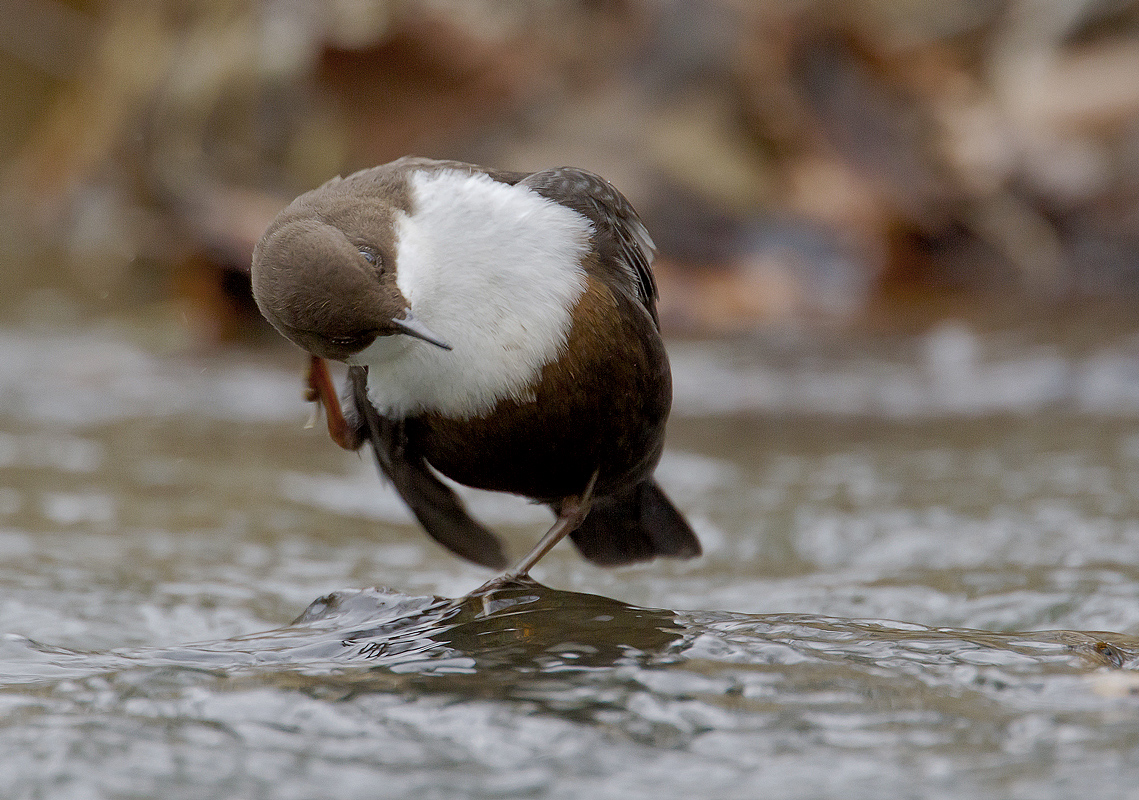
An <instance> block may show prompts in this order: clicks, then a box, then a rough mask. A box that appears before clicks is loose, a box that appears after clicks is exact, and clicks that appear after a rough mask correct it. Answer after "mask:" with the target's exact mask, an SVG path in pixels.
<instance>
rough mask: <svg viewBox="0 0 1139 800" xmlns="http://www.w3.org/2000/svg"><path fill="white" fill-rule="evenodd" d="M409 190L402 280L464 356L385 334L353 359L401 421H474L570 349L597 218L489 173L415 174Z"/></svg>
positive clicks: (522, 393) (524, 388)
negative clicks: (422, 417) (416, 416)
mask: <svg viewBox="0 0 1139 800" xmlns="http://www.w3.org/2000/svg"><path fill="white" fill-rule="evenodd" d="M410 186H411V197H412V208H413V212H412V213H411V214H401V215H400V216H399V219H398V221H397V224H396V237H397V242H398V247H397V252H398V256H397V264H396V268H397V270H398V272H397V283H398V285H399V289H400V291H401V292H403V295H404V297H406V298H407V299H408V301H409V302H410V304H411V311H412V313H413V314H414V315H415V316H416V317H418V318H419V319H420V320H421V321H422V322H423V323H424V324H425V325H426V326H427V327H428V328H430V329H431V330H432V331H433V332H434V333H436V334H438V335H439V336H440V337H442V338H443V339H444V340H446V341H447V342H449V343H450V344H451V345H452V347H453V348H454V349H452V350H450V351H447V350H442V349H440V348H438V347H435V346H433V345H431V344H429V343H427V342H423V341H419V340H417V339H412V338H410V337H407V336H401V335H396V336H383V337H380V338H379V339H377V340H376V341H375V342H374V343H373V344H372V345H371V346H370V347H368V348H367V349H366V350H364V351H363V352H361V353H360V354H359V355H358V356H357V357H356V358H355V359H354V361H355V362H356V363H359V364H366V365H368V394H369V396H370V397H371V399H372V402H373V403H375V404H376V407H377V408H378V409H379V410H380V411H381V413H384V414H388V415H392V416H396V417H402V416H407V415H410V414H413V413H416V412H418V411H425V410H426V411H437V412H440V413H443V414H445V415H447V416H455V417H464V418H469V417H473V416H478V415H479V414H482V413H485V412H487V411H489V410H490V409H491V408H492V407H493V406H494V404H495V403H496V402H497V401H498V400H500V399H503V398H506V397H514V398H518V399H525V398H526V397H527V394H528V390H529V387H530V386H531V385H532V384H533V382H534V380H535V379H536V378H537V376H538V374H539V372H540V371H541V369H542V367H543V366H545V365H546V364H547V363H549V362H550V361H552V360H553V359H555V358H556V357H557V356H558V355H559V354H560V353H561V352H563V350H564V348H565V344H566V340H567V337H568V335H569V330H570V325H571V322H572V316H571V315H572V311H573V308H574V306H575V305H576V304H577V301H578V299H579V298H580V297H581V295H582V293H583V292H584V291H585V272H584V270H583V269H582V266H581V260H582V257H583V256H584V255H585V254H586V253H587V252H588V250H589V246H590V245H589V237H590V233H591V231H592V227H591V225H590V222H589V220H587V219H586V218H585V217H584V216H582V215H581V214H578V213H577V212H575V211H573V210H572V209H570V208H567V207H566V206H563V205H560V204H559V203H556V202H554V201H552V200H548V199H546V198H544V197H542V196H541V195H538V194H536V193H535V192H533V191H531V190H529V189H527V188H525V187H521V186H509V185H507V184H504V183H500V182H498V181H495V180H493V179H492V178H489V177H487V176H485V175H481V174H479V175H468V174H465V173H462V172H458V171H454V170H443V171H439V172H416V173H413V174H412V175H411V177H410Z"/></svg>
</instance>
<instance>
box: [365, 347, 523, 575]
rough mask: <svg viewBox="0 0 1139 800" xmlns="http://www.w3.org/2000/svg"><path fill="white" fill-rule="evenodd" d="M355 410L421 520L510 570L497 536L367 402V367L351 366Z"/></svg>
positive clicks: (475, 557)
mask: <svg viewBox="0 0 1139 800" xmlns="http://www.w3.org/2000/svg"><path fill="white" fill-rule="evenodd" d="M348 374H349V377H350V378H351V380H352V394H353V399H354V400H355V404H356V413H357V414H359V415H360V418H361V421H362V422H363V424H364V426H365V429H366V433H367V438H368V440H369V441H371V443H372V447H373V449H374V451H375V454H376V464H377V465H378V466H379V468H380V471H381V472H382V473H383V474H384V475H386V476H387V477H388V480H390V481H391V482H392V485H393V486H394V487H395V490H396V491H397V492H399V496H400V497H402V498H403V501H404V502H405V503H407V506H408V508H410V509H411V513H413V514H415V518H416V519H418V520H419V524H420V525H422V526H423V529H424V530H425V531H427V535H428V536H430V537H431V538H432V539H434V540H435V541H437V542H439V544H441V545H443V546H444V547H446V548H447V549H448V550H450V551H451V552H452V553H454V554H455V555H457V556H462V557H463V558H465V559H467V560H468V561H473V562H475V563H476V564H482V565H483V566H485V567H490V568H492V569H505V568H506V564H507V561H506V555H505V554H504V553H503V552H502V543H501V542H499V540H498V537H497V536H495V535H494V534H493V533H491V532H490V531H488V530H487V529H486V528H484V527H483V526H482V525H480V524H479V523H477V522H475V520H474V519H472V518H471V516H470V514H468V513H467V509H466V508H465V507H464V506H463V501H462V500H460V499H459V498H458V497H457V496H456V495H455V493H454V492H452V491H451V490H450V489H449V488H448V487H447V486H446V485H445V484H444V483H443V482H442V481H441V480H439V479H438V478H437V477H435V475H434V473H432V472H431V469H430V468H429V467H428V466H427V462H426V461H424V460H423V458H422V457H421V456H419V455H417V454H414V453H408V452H406V449H405V442H404V441H403V438H402V431H401V429H400V428H399V426H398V425H396V423H394V422H392V421H391V420H390V419H388V418H387V417H384V416H381V415H380V414H379V413H377V411H376V409H375V408H374V407H373V406H372V404H371V402H369V400H368V394H367V373H366V372H365V371H364V368H363V367H352V368H350V369H349V370H348Z"/></svg>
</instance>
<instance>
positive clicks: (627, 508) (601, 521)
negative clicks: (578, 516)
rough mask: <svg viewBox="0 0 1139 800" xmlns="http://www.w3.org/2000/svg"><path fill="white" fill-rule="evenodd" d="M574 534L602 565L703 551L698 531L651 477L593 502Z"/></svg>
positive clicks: (589, 556) (585, 552)
mask: <svg viewBox="0 0 1139 800" xmlns="http://www.w3.org/2000/svg"><path fill="white" fill-rule="evenodd" d="M570 538H571V539H573V543H574V544H575V545H577V549H578V550H580V551H581V554H582V555H583V556H585V557H586V558H587V559H589V560H590V561H592V562H593V563H594V564H598V565H600V566H603V567H617V566H621V565H622V564H633V563H635V562H637V561H648V560H649V559H651V558H656V557H657V556H667V557H669V558H695V557H696V556H698V555H700V541H699V540H698V539H697V538H696V534H695V533H693V532H692V528H690V527H689V526H688V523H687V522H686V521H685V520H684V517H682V516H681V515H680V512H679V511H677V510H676V507H675V506H674V505H673V504H672V502H671V501H670V500H669V499H668V498H667V497H665V495H664V492H662V491H661V488H660V487H659V486H657V484H656V482H655V481H652V480H648V481H645V482H644V483H641V484H638V485H637V486H635V487H633V488H632V489H631V490H629V491H628V492H625V493H623V494H620V495H617V496H609V497H602V498H597V499H596V500H594V503H593V508H592V509H590V512H589V515H588V516H587V517H586V518H585V521H584V522H582V523H581V525H580V526H579V527H578V529H577V530H575V531H574V532H573V533H571V534H570Z"/></svg>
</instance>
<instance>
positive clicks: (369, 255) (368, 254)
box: [360, 247, 380, 265]
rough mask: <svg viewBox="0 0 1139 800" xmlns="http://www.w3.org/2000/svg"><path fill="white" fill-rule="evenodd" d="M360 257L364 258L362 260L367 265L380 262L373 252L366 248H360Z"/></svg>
mask: <svg viewBox="0 0 1139 800" xmlns="http://www.w3.org/2000/svg"><path fill="white" fill-rule="evenodd" d="M360 255H362V256H363V257H364V260H365V261H367V262H368V263H369V264H373V265H374V264H375V263H376V262H378V261H379V260H380V259H379V256H377V255H376V253H375V251H374V250H370V249H369V248H367V247H361V248H360Z"/></svg>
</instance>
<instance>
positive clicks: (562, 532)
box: [472, 471, 597, 595]
mask: <svg viewBox="0 0 1139 800" xmlns="http://www.w3.org/2000/svg"><path fill="white" fill-rule="evenodd" d="M596 483H597V472H596V471H595V472H594V473H593V476H592V477H591V478H590V479H589V484H588V485H587V486H586V487H585V490H584V491H583V492H582V493H581V494H578V495H573V496H571V497H567V498H565V499H564V500H562V502H561V505H560V509H559V511H558V518H557V519H556V520H554V524H553V525H552V526H550V529H549V530H548V531H546V535H545V536H543V537H542V538H541V539H539V540H538V543H537V544H536V545H534V547H533V549H531V550H530V552H529V553H527V554H526V555H525V556H523V557H522V560H521V561H519V562H518V563H517V564H515V565H514V566H513V567H511V568H510V569H508V570H507V571H506V572H504V573H502V574H501V575H499V576H498V577H497V578H494V579H493V580H490V581H488V582H487V583H485V584H483V585H482V586H481V587H479V589H477V590H476V591H474V592H472V595H485V594H486V593H488V592H491V591H493V590H494V589H499V588H502V587H503V586H505V585H507V584H510V583H513V582H514V581H518V580H525V579H527V578H529V577H530V570H531V569H533V568H534V565H535V564H537V563H538V562H539V561H541V560H542V557H543V556H544V555H546V553H548V552H550V550H552V549H553V547H554V545H556V544H557V543H558V542H560V541H561V540H562V539H563V538H565V536H566V534H569V533H573V532H574V531H575V530H577V528H578V526H579V525H581V523H582V520H584V519H585V517H586V515H587V514H588V513H589V509H590V507H591V505H592V503H593V486H594V484H596Z"/></svg>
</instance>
